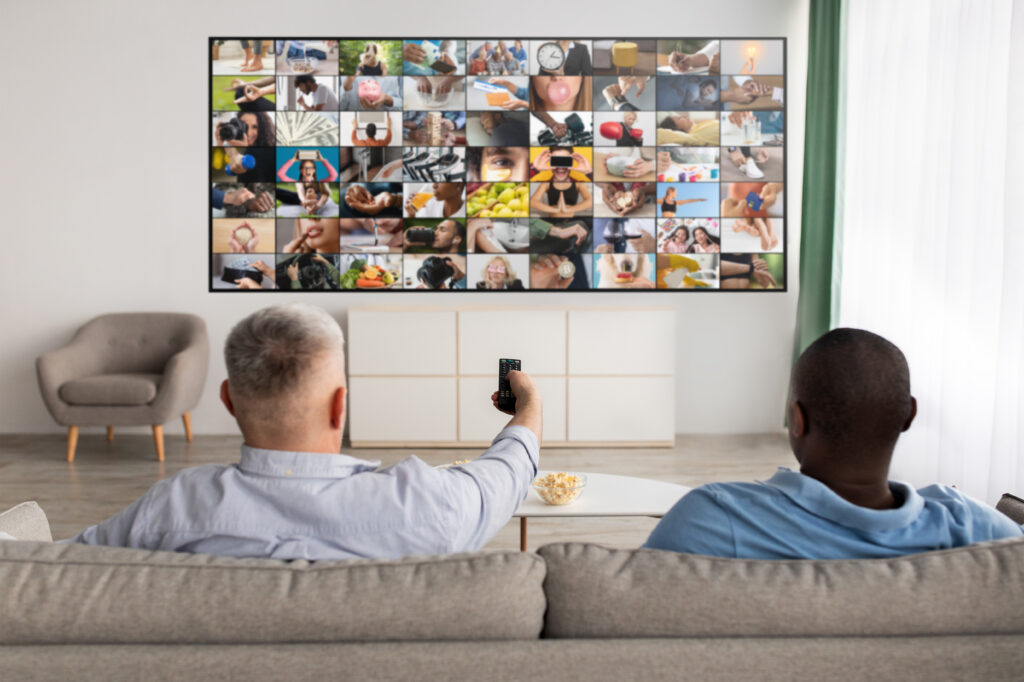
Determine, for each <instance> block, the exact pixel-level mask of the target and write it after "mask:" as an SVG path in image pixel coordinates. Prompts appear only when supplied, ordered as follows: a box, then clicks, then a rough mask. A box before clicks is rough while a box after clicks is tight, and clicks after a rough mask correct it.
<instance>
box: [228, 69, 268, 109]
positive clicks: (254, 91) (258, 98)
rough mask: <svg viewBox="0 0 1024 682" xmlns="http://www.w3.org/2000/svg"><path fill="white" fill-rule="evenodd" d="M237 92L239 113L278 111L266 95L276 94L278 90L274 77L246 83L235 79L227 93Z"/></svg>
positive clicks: (236, 100) (236, 98) (236, 102)
mask: <svg viewBox="0 0 1024 682" xmlns="http://www.w3.org/2000/svg"><path fill="white" fill-rule="evenodd" d="M230 90H234V91H235V104H237V105H238V109H239V111H274V110H276V109H277V105H275V104H274V103H273V102H272V101H270V100H269V99H267V98H266V97H265V95H271V94H274V93H275V92H276V90H277V83H276V82H275V80H274V77H273V76H267V77H266V78H257V79H256V80H254V81H244V80H242V79H241V78H235V79H233V80H232V81H231V87H228V88H225V91H230Z"/></svg>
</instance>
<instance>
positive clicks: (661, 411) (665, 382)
mask: <svg viewBox="0 0 1024 682" xmlns="http://www.w3.org/2000/svg"><path fill="white" fill-rule="evenodd" d="M674 396H675V394H674V392H673V379H672V377H569V441H570V442H575V441H580V442H587V443H592V442H610V443H614V442H623V441H646V442H661V443H664V442H671V441H673V440H674V438H675V397H674Z"/></svg>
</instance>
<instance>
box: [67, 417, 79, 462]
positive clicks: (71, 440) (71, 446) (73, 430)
mask: <svg viewBox="0 0 1024 682" xmlns="http://www.w3.org/2000/svg"><path fill="white" fill-rule="evenodd" d="M77 446H78V427H77V426H69V427H68V461H69V462H74V461H75V448H76V447H77Z"/></svg>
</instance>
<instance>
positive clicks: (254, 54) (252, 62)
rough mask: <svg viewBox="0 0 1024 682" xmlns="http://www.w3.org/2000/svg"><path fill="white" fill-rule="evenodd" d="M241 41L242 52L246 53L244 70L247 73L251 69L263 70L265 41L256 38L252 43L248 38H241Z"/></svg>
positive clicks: (243, 64)
mask: <svg viewBox="0 0 1024 682" xmlns="http://www.w3.org/2000/svg"><path fill="white" fill-rule="evenodd" d="M239 42H240V43H241V44H242V52H244V53H245V60H244V61H243V62H242V71H243V72H245V73H248V72H251V71H262V70H263V41H262V40H254V41H252V44H251V45H250V43H249V41H248V40H241V41H239Z"/></svg>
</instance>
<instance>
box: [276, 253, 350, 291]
mask: <svg viewBox="0 0 1024 682" xmlns="http://www.w3.org/2000/svg"><path fill="white" fill-rule="evenodd" d="M337 258H338V256H331V258H330V259H329V258H327V257H326V256H324V255H322V254H319V253H313V254H308V253H303V254H296V255H293V256H290V257H288V258H286V259H284V260H282V261H278V264H277V271H278V273H280V272H281V271H282V270H284V275H285V276H284V277H280V276H278V277H277V281H278V282H280V288H282V289H292V290H299V289H302V290H306V291H332V290H334V291H337V290H340V289H341V271H340V270H339V269H338V266H337Z"/></svg>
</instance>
